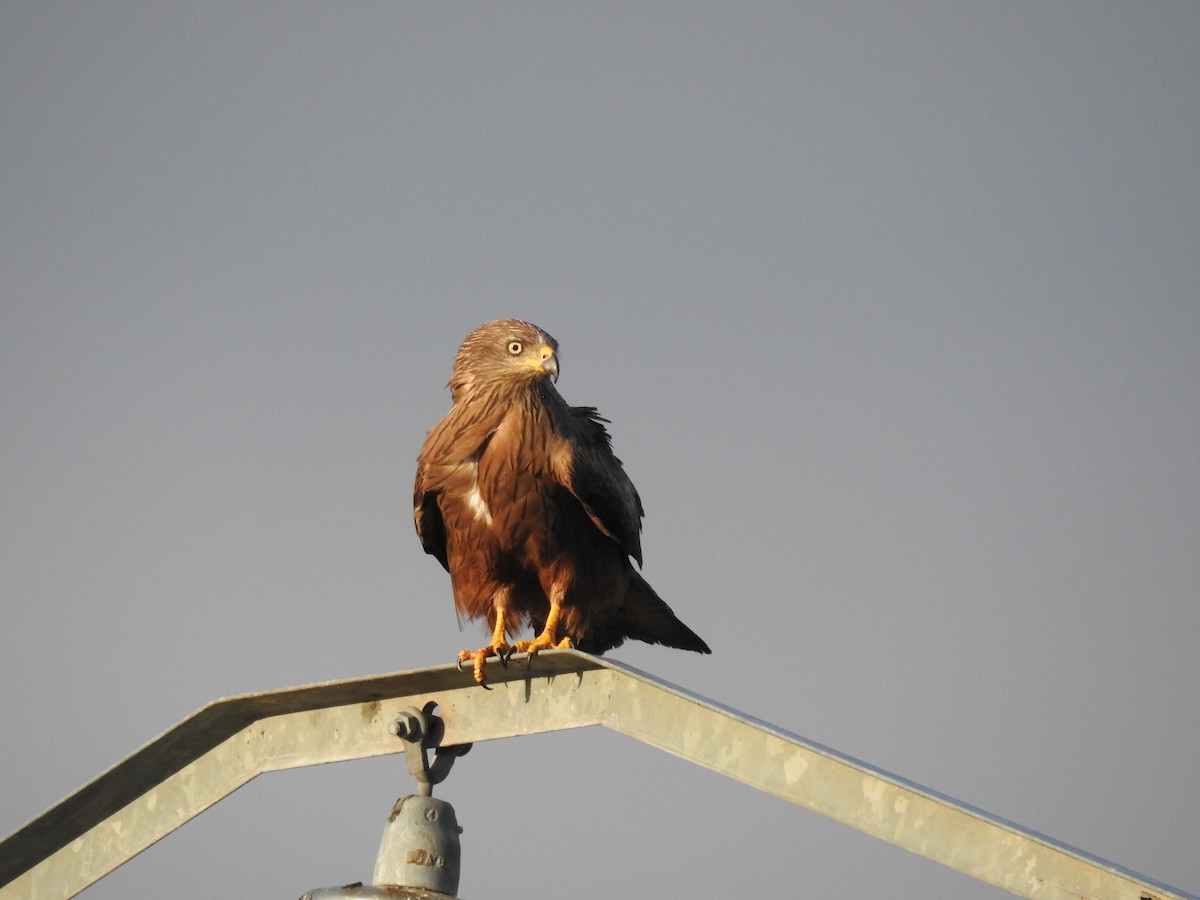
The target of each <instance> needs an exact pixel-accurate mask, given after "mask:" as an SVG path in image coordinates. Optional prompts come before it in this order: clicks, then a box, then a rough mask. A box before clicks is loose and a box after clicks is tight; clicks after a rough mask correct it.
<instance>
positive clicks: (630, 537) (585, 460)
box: [555, 406, 643, 566]
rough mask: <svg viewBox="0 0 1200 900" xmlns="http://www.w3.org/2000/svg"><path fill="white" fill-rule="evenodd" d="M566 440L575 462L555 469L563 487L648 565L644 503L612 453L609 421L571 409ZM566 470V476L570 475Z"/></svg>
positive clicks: (590, 412)
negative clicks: (643, 535) (643, 534)
mask: <svg viewBox="0 0 1200 900" xmlns="http://www.w3.org/2000/svg"><path fill="white" fill-rule="evenodd" d="M568 411H569V413H570V416H569V418H568V420H567V422H566V423H565V425H566V427H565V428H564V432H565V434H564V437H565V438H566V440H567V442H568V444H569V447H570V454H571V460H570V463H569V465H568V466H566V467H562V468H560V467H555V472H556V476H557V477H558V478H559V481H560V482H561V483H562V485H563V487H565V488H566V489H567V490H569V491H570V492H571V493H572V494H574V495H575V498H576V499H577V500H578V501H579V502H580V503H581V504H582V505H583V508H584V509H585V510H586V511H587V514H588V516H589V517H590V518H591V520H592V522H594V523H595V525H596V527H597V528H599V529H600V530H601V531H602V532H604V533H605V534H606V535H608V536H609V537H610V538H612V539H613V540H614V541H616V542H617V545H618V546H620V548H621V549H622V550H623V551H625V553H627V554H628V555H629V556H632V557H633V558H634V559H636V560H637V564H638V565H639V566H640V565H641V564H642V538H641V530H642V515H643V511H642V500H641V498H640V497H639V496H638V492H637V489H636V488H634V486H633V482H632V481H630V480H629V476H628V475H626V474H625V467H624V466H622V465H621V460H619V459H617V457H616V456H615V455H614V454H613V452H612V438H611V437H610V436H609V434H608V431H607V430H606V429H605V427H604V425H605V423H607V422H608V419H605V418H604V417H602V416H601V415H599V414H598V413H597V412H596V409H595V407H591V406H572V407H569V410H568ZM564 468H565V471H564Z"/></svg>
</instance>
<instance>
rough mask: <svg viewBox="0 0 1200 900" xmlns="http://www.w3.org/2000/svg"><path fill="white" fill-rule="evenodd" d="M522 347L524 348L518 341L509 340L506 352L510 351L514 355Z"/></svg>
mask: <svg viewBox="0 0 1200 900" xmlns="http://www.w3.org/2000/svg"><path fill="white" fill-rule="evenodd" d="M523 349H525V348H524V347H522V346H521V342H520V341H509V342H508V352H509V353H511V354H512V355H513V356H516V355H517V354H518V353H520V352H521V351H522V350H523Z"/></svg>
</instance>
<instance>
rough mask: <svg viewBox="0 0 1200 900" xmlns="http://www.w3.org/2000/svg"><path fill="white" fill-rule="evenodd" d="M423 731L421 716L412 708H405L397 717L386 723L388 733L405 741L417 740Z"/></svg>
mask: <svg viewBox="0 0 1200 900" xmlns="http://www.w3.org/2000/svg"><path fill="white" fill-rule="evenodd" d="M423 732H424V728H423V727H422V722H421V716H420V714H419V713H418V712H417V711H416V710H414V709H406V710H404V711H403V712H401V713H400V716H399V718H397V719H396V720H395V721H394V722H391V723H389V724H388V733H389V734H394V735H396V737H399V738H404V739H405V740H406V741H419V740H420V739H421V736H422V734H423Z"/></svg>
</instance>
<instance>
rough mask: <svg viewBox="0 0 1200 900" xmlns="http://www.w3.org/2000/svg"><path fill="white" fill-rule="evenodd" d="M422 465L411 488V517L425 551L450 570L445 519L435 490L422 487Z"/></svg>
mask: <svg viewBox="0 0 1200 900" xmlns="http://www.w3.org/2000/svg"><path fill="white" fill-rule="evenodd" d="M424 468H425V467H424V466H421V467H420V468H418V469H417V483H416V485H415V487H414V488H413V519H414V521H415V522H416V524H417V535H418V536H419V537H420V538H421V546H422V547H424V548H425V552H426V553H429V554H431V555H432V556H434V557H436V558H437V561H438V562H440V563H441V564H442V568H443V569H445V570H446V571H447V572H449V571H450V559H449V557H448V556H447V554H446V520H445V519H443V518H442V510H441V509H440V508H439V507H438V502H437V495H438V492H437V491H427V490H425V488H424V485H423V481H424V478H423V476H424V474H425V473H424Z"/></svg>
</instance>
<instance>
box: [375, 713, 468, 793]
mask: <svg viewBox="0 0 1200 900" xmlns="http://www.w3.org/2000/svg"><path fill="white" fill-rule="evenodd" d="M436 709H437V704H436V703H432V702H430V703H426V704H425V708H424V709H417V708H416V707H415V706H406V707H405V708H404V709H402V710H401V711H400V715H399V716H398V717H397V718H396V719H394V720H393V721H392V722H391V723H390V724H389V725H388V733H389V734H394V735H396V737H398V738H401V739H402V740H403V741H404V759H405V761H406V762H407V763H408V773H409V774H410V775H412V777H413V780H414V781H416V783H417V795H418V796H420V797H432V796H433V786H434V785H435V784H441V782H443V781H444V780H445V779H446V776H447V775H449V774H450V767H451V766H453V765H454V761H455V760H456V759H458V758H459V757H460V756H466V754H467V752H468V751H469V750H470V749H471V745H470V744H455V745H453V746H451V747H442V746H441V742H442V738H443V737H444V736H445V734H446V727H445V724H444V723H443V722H442V720H441V718H439V717H438V716H437V715H436V712H435V711H436ZM430 750H433V754H434V756H433V762H432V763H430V761H429V756H428V751H430Z"/></svg>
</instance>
